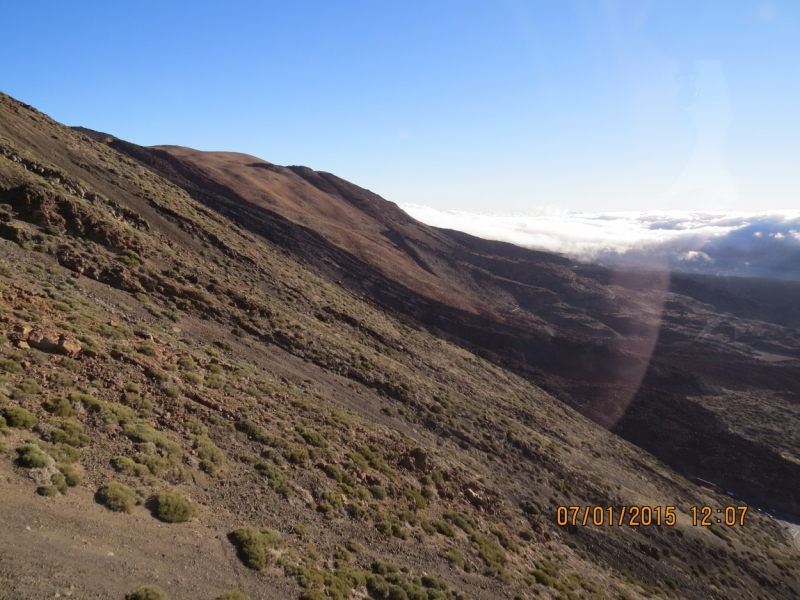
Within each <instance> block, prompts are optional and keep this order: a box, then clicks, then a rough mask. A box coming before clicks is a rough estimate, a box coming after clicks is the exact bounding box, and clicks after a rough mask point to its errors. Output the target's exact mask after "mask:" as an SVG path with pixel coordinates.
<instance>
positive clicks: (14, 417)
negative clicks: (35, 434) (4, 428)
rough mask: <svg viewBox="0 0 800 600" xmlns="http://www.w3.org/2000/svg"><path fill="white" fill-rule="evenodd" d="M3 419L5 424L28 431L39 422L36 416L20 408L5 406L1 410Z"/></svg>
mask: <svg viewBox="0 0 800 600" xmlns="http://www.w3.org/2000/svg"><path fill="white" fill-rule="evenodd" d="M3 417H5V420H6V423H8V424H9V425H10V426H11V427H16V428H18V429H30V428H32V427H33V426H34V425H36V422H37V421H38V420H39V419H37V418H36V415H34V414H33V413H32V412H30V411H29V410H25V409H24V408H22V407H21V406H6V407H5V408H4V409H3Z"/></svg>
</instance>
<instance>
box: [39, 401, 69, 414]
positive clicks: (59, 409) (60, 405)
mask: <svg viewBox="0 0 800 600" xmlns="http://www.w3.org/2000/svg"><path fill="white" fill-rule="evenodd" d="M42 407H43V408H44V409H45V410H46V411H47V412H49V413H51V414H53V415H55V416H57V417H71V416H72V415H73V414H74V413H75V411H73V410H72V404H70V402H69V400H67V399H66V398H51V399H50V400H46V401H45V402H44V404H42Z"/></svg>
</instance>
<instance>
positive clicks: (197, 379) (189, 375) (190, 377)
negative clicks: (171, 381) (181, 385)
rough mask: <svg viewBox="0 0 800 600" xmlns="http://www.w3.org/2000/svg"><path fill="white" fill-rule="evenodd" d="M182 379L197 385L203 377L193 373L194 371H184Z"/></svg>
mask: <svg viewBox="0 0 800 600" xmlns="http://www.w3.org/2000/svg"><path fill="white" fill-rule="evenodd" d="M183 380H184V381H187V382H189V383H191V384H192V385H199V384H201V383H202V382H203V378H202V377H199V376H198V375H195V374H194V373H184V374H183Z"/></svg>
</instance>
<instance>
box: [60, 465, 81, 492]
mask: <svg viewBox="0 0 800 600" xmlns="http://www.w3.org/2000/svg"><path fill="white" fill-rule="evenodd" d="M58 470H59V471H61V474H62V475H63V476H64V482H65V483H66V484H67V485H68V486H69V487H77V486H79V485H80V484H81V476H80V475H78V473H77V471H75V469H73V468H72V467H71V466H70V465H64V466H62V467H59V469H58Z"/></svg>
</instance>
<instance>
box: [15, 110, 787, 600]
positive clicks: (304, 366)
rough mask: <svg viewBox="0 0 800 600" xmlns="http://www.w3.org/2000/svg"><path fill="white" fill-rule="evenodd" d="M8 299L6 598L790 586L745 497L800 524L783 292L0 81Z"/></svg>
mask: <svg viewBox="0 0 800 600" xmlns="http://www.w3.org/2000/svg"><path fill="white" fill-rule="evenodd" d="M0 294H1V295H2V296H1V297H0V332H2V335H0V372H2V377H0V404H2V406H0V416H2V421H0V427H1V428H2V438H0V441H2V447H0V451H2V454H0V475H2V477H3V480H4V481H5V483H4V484H3V486H2V487H0V500H1V501H2V503H3V511H2V513H0V584H1V585H0V589H2V594H5V595H7V596H8V597H15V598H23V597H53V596H55V595H56V594H61V595H72V594H73V593H74V594H75V595H83V596H88V597H92V596H94V597H118V598H121V597H123V596H124V594H125V593H126V592H129V591H131V590H133V589H134V588H136V587H138V586H140V585H145V584H150V585H158V586H159V587H161V588H163V589H164V590H166V593H168V594H169V596H170V597H173V598H217V597H228V598H237V597H239V598H241V597H247V596H249V597H252V598H297V597H303V598H307V599H317V598H347V597H354V598H366V597H371V598H375V599H384V598H419V599H423V598H427V599H431V600H432V599H438V598H467V597H472V598H500V597H508V598H514V597H517V598H527V597H533V596H544V597H561V598H638V597H654V596H661V597H681V598H738V597H741V598H749V597H754V596H756V595H766V596H768V597H775V598H779V597H782V598H792V597H796V596H797V595H798V594H800V588H798V586H797V582H796V573H797V571H798V569H800V558H798V554H797V551H796V549H795V548H794V547H793V546H792V544H791V541H790V538H789V537H788V535H787V533H786V532H785V531H784V530H783V529H782V528H781V527H780V526H779V525H778V524H777V523H776V522H775V521H773V520H772V519H771V518H770V517H768V516H766V515H765V514H763V513H761V512H760V511H759V510H757V507H761V508H762V509H772V510H779V511H782V512H783V513H787V514H788V515H792V514H794V515H797V514H800V498H798V491H797V490H798V489H800V487H798V485H797V484H798V482H800V476H799V475H800V456H799V455H798V450H797V449H798V448H799V447H800V443H798V442H800V433H799V432H800V427H798V419H797V417H798V414H800V413H799V412H798V392H800V390H799V389H798V387H797V382H798V381H800V378H799V377H798V375H800V373H799V372H798V369H799V368H800V367H798V358H800V332H798V329H797V327H798V322H797V313H796V311H794V310H793V307H794V306H796V300H797V299H798V294H800V291H798V289H797V288H796V287H792V284H788V283H785V282H772V281H758V282H756V281H750V280H733V279H716V278H711V277H700V276H693V277H686V276H684V277H672V276H671V275H670V274H669V273H663V272H637V271H620V272H615V271H610V270H607V269H602V268H599V267H595V266H592V265H583V264H578V263H574V262H572V261H570V260H567V259H565V258H563V257H560V256H555V255H550V254H546V253H540V252H533V251H530V250H526V249H522V248H518V247H514V246H511V245H508V244H503V243H497V242H489V241H485V240H481V239H478V238H474V237H471V236H468V235H465V234H462V233H458V232H454V231H444V230H439V229H435V228H431V227H428V226H426V225H424V224H421V223H419V222H417V221H415V220H414V219H412V218H411V217H409V216H408V215H406V214H405V213H404V212H402V211H401V210H400V209H398V208H397V207H396V206H395V205H394V204H392V203H390V202H388V201H386V200H384V199H382V198H380V197H379V196H378V195H376V194H374V193H372V192H369V191H367V190H364V189H362V188H359V187H358V186H356V185H353V184H351V183H348V182H346V181H344V180H342V179H340V178H338V177H336V176H334V175H331V174H328V173H320V172H316V171H313V170H311V169H308V168H306V167H281V166H277V165H273V164H271V163H268V162H266V161H263V160H260V159H257V158H254V157H250V156H246V155H242V154H234V153H223V152H199V151H195V150H191V149H187V148H181V147H176V146H160V147H151V148H145V147H141V146H137V145H134V144H131V143H128V142H125V141H122V140H119V139H117V138H115V137H114V136H113V135H109V134H100V133H96V132H92V131H90V130H87V129H81V128H75V129H71V128H68V127H65V126H63V125H60V124H58V123H56V122H54V121H53V120H51V119H50V118H48V117H47V116H45V115H43V114H41V113H39V112H38V111H36V110H35V109H33V108H32V107H29V106H27V105H24V104H22V103H19V102H17V101H15V100H13V99H11V98H9V97H7V96H0ZM587 417H588V418H587ZM627 440H629V441H631V442H633V444H631V443H629V442H628V441H627ZM634 444H635V445H634ZM637 446H639V447H637ZM686 477H693V478H700V479H695V481H701V480H706V481H705V482H704V483H703V485H704V486H706V487H705V488H704V487H699V486H698V485H696V484H695V483H692V482H691V481H689V480H688V479H687V478H686ZM707 488H715V489H717V490H718V491H723V490H724V491H728V492H730V493H731V494H732V496H729V495H724V494H721V493H715V492H712V491H711V490H710V489H707ZM744 502H747V503H753V504H754V506H751V507H750V508H749V509H748V508H747V505H746V504H744ZM571 506H575V507H579V509H578V510H577V511H573V510H571V509H570V508H569V507H571ZM642 506H647V507H648V508H647V511H642V510H638V513H637V514H638V516H637V518H636V519H638V520H634V522H631V510H630V507H642ZM704 506H708V507H710V508H709V510H711V511H712V514H713V515H714V520H713V522H711V521H709V525H708V526H704V525H703V524H702V518H703V514H702V507H704ZM559 507H563V508H559ZM585 507H592V509H591V510H590V509H585ZM595 507H597V508H596V509H595ZM623 507H625V510H627V511H628V512H626V513H625V514H623V513H622V510H623ZM693 507H696V510H695V511H694V512H693V510H692V509H693ZM698 511H699V512H698ZM717 511H719V512H717ZM634 512H636V511H634ZM729 513H730V514H729ZM698 514H699V522H698V523H697V524H695V518H694V516H697V515H698ZM645 515H648V516H647V520H648V521H649V522H651V524H650V525H644V526H642V524H641V523H640V522H639V521H640V520H641V518H643V517H644V516H645ZM655 515H657V517H656V516H655ZM668 515H673V516H674V519H672V518H671V517H669V516H668ZM693 515H694V516H693ZM717 515H721V516H720V520H717V518H716V517H717ZM731 515H733V517H732V518H730V519H729V518H728V517H730V516H731ZM734 517H735V518H734ZM656 518H657V519H658V521H659V523H660V524H656V523H655V519H656ZM726 519H727V520H728V521H729V523H728V524H725V520H726ZM609 520H611V521H612V523H613V524H610V523H609ZM637 524H638V526H637ZM234 589H237V590H239V594H240V595H238V596H237V595H235V594H234V592H233V591H232V590H234ZM226 590H229V593H228V596H224V595H221V594H224V593H225V592H226ZM152 593H156V592H152ZM142 594H144V592H142ZM243 594H247V596H243ZM132 597H146V596H132ZM152 597H157V596H152Z"/></svg>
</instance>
